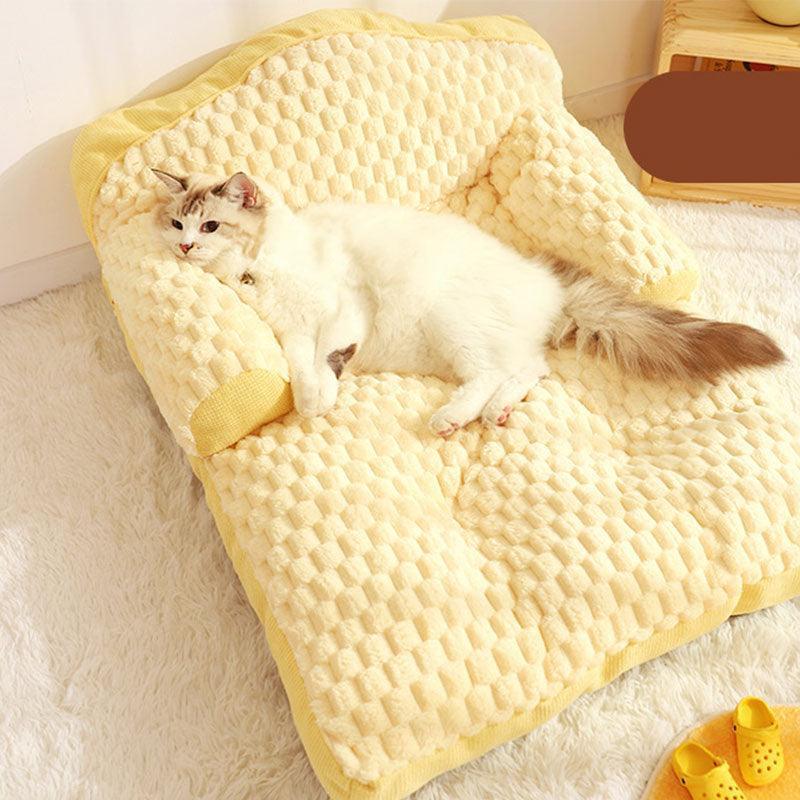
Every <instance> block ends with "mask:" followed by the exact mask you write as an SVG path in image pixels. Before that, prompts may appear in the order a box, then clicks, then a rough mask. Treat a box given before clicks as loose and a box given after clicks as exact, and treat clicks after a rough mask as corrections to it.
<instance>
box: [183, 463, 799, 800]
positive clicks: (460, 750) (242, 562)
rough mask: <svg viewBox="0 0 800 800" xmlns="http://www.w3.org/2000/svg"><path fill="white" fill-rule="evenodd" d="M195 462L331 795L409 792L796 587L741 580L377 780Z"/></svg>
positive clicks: (347, 798) (377, 798) (348, 799)
mask: <svg viewBox="0 0 800 800" xmlns="http://www.w3.org/2000/svg"><path fill="white" fill-rule="evenodd" d="M190 462H191V465H192V469H193V470H194V472H195V474H196V475H197V477H198V478H199V479H200V481H201V482H202V483H203V487H204V489H205V494H206V499H207V500H208V504H209V507H210V508H211V512H212V514H213V515H214V519H215V520H216V523H217V527H218V528H219V532H220V535H221V536H222V541H223V542H224V544H225V549H226V551H227V553H228V556H229V557H230V559H231V561H232V562H233V565H234V568H235V569H236V573H237V574H238V575H239V579H240V580H241V582H242V585H243V587H244V590H245V592H246V594H247V597H248V600H249V601H250V604H251V605H252V607H253V609H254V610H255V612H256V614H257V615H258V618H259V619H260V620H261V623H262V625H263V626H264V630H265V632H266V636H267V642H268V644H269V648H270V651H271V652H272V655H273V657H274V659H275V661H276V663H277V665H278V672H279V673H280V676H281V680H282V681H283V685H284V687H285V689H286V693H287V695H288V697H289V704H290V706H291V709H292V716H293V717H294V721H295V725H296V726H297V730H298V732H299V734H300V738H301V740H302V742H303V745H304V747H305V749H306V752H307V754H308V758H309V761H310V762H311V766H312V767H313V769H314V772H315V773H316V775H317V777H318V778H319V781H320V783H321V784H322V786H323V788H324V789H325V790H326V791H327V792H328V794H329V795H330V796H331V798H333V800H395V799H396V798H401V797H406V796H407V795H409V794H411V793H412V792H413V791H415V790H416V789H418V788H419V787H420V786H422V785H424V784H425V783H427V782H428V781H429V780H431V779H432V778H435V777H436V776H437V775H440V774H441V773H442V772H446V771H447V770H449V769H453V768H454V767H457V766H459V765H461V764H464V763H466V762H467V761H470V760H472V759H474V758H477V757H478V756H480V755H482V754H483V753H485V752H487V751H488V750H490V749H491V748H493V747H496V746H497V745H499V744H502V743H503V742H506V741H508V740H509V739H513V738H515V737H517V736H521V735H522V734H525V733H528V732H529V731H531V730H533V729H534V728H536V727H537V726H539V725H541V724H543V723H544V722H546V721H547V720H548V719H550V718H551V717H552V716H554V715H555V714H557V713H558V712H559V711H561V710H562V709H564V708H566V707H567V706H568V705H569V704H570V703H571V702H572V701H573V700H575V699H576V698H577V697H579V696H580V695H581V694H584V693H585V692H589V691H593V690H595V689H599V688H600V687H602V686H605V685H606V684H608V683H610V682H611V681H612V680H614V678H616V677H617V676H618V675H620V674H621V673H623V672H625V671H626V670H629V669H631V668H632V667H635V666H637V665H638V664H642V663H644V662H645V661H649V660H650V659H653V658H657V657H658V656H660V655H663V654H664V653H666V652H669V651H670V650H673V649H674V648H676V647H678V646H680V645H682V644H685V643H686V642H689V641H691V640H693V639H696V638H697V637H698V636H701V635H702V634H704V633H707V632H708V631H710V630H712V629H713V628H715V627H717V626H718V625H720V624H721V623H722V622H724V621H725V620H726V619H728V617H730V616H731V615H732V614H743V613H749V612H751V611H756V610H758V609H760V608H764V607H766V606H768V605H774V604H775V603H780V602H782V601H784V600H788V599H789V598H791V597H794V596H796V595H798V594H800V568H796V569H793V570H790V571H789V572H785V573H782V574H780V575H776V576H773V577H770V578H765V579H764V580H762V581H760V582H759V583H757V584H753V585H752V586H744V587H743V589H742V592H741V594H740V596H739V598H732V599H731V600H730V601H729V602H728V603H726V604H725V605H724V606H720V607H718V608H714V609H711V610H709V611H707V612H706V613H705V614H703V615H702V616H701V617H698V618H697V619H693V620H690V621H688V622H684V623H682V624H680V625H677V626H676V627H674V628H671V629H670V630H666V631H659V632H657V633H654V634H653V635H652V636H650V637H649V638H648V639H645V640H644V641H641V642H633V643H631V644H629V645H628V646H627V647H625V648H623V649H622V650H620V651H619V652H618V653H615V654H612V655H609V656H607V657H606V658H605V660H604V661H603V662H602V663H600V664H598V665H596V666H595V667H594V668H592V669H590V670H587V671H586V672H585V673H584V674H583V676H582V677H581V678H580V679H579V680H577V681H575V682H574V683H572V684H571V685H570V686H568V687H567V688H565V689H564V690H563V691H561V692H560V693H559V694H557V695H555V696H554V697H551V698H548V699H545V700H543V701H542V702H541V703H540V704H539V705H538V706H537V707H536V708H535V709H533V710H532V711H521V712H519V713H517V714H514V715H513V716H512V717H511V718H510V719H508V720H507V721H506V722H502V723H499V724H497V725H490V726H488V727H486V728H484V729H483V730H482V731H480V732H479V733H477V734H475V735H474V736H462V737H460V738H459V739H458V740H457V741H456V742H454V743H453V744H452V745H451V746H450V747H448V748H445V749H443V750H439V751H437V752H435V753H432V754H431V755H428V756H425V757H423V758H419V759H416V760H414V761H412V762H411V763H410V764H408V765H407V766H405V767H403V768H402V769H399V770H397V771H396V772H392V773H389V774H388V775H384V776H383V777H382V778H380V779H379V780H377V781H375V782H374V783H361V782H359V781H356V780H354V779H353V778H350V777H348V776H347V775H345V774H344V772H343V770H342V768H341V765H340V764H339V763H338V762H337V761H336V760H335V758H334V757H333V754H332V753H331V751H330V748H329V747H328V745H327V743H326V742H325V739H324V738H323V735H322V732H321V731H320V729H319V727H318V725H317V723H316V720H315V719H314V715H313V713H312V711H311V707H310V705H309V702H308V696H307V695H306V689H305V684H304V683H303V680H302V678H301V677H300V672H299V670H298V668H297V664H296V662H295V660H294V654H293V653H292V650H291V648H290V646H289V643H288V641H287V640H286V637H285V636H284V634H283V632H282V631H281V630H280V628H279V627H278V623H277V622H276V621H275V618H274V616H273V615H272V612H271V610H270V608H269V604H268V602H267V599H266V596H265V594H264V590H263V588H262V587H261V585H260V584H259V583H258V580H257V578H256V576H255V574H254V572H253V569H252V565H251V563H250V561H249V559H248V558H247V556H246V555H245V554H244V552H243V551H242V550H241V548H240V547H239V545H238V543H237V540H236V533H235V531H234V528H233V524H232V522H231V520H230V519H229V518H228V516H227V515H226V514H225V512H224V510H223V508H222V502H221V500H220V497H219V494H218V493H217V490H216V487H215V486H214V483H213V481H212V479H211V477H210V475H209V474H208V470H207V467H206V463H205V460H204V459H199V458H190Z"/></svg>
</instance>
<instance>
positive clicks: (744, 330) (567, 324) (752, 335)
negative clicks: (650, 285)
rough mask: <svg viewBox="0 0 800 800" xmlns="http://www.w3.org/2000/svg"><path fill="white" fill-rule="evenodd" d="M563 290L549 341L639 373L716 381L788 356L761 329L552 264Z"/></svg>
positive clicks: (571, 266)
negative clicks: (658, 301) (640, 295)
mask: <svg viewBox="0 0 800 800" xmlns="http://www.w3.org/2000/svg"><path fill="white" fill-rule="evenodd" d="M551 264H552V268H553V271H554V272H555V274H556V275H557V276H558V278H559V279H560V281H561V283H562V284H563V286H564V288H565V289H566V299H565V303H564V309H563V313H562V315H561V317H560V318H559V319H558V321H557V322H556V325H555V327H554V329H553V336H552V343H553V346H554V347H557V348H558V347H564V346H566V345H570V344H573V345H574V346H575V347H576V348H577V350H578V351H580V352H584V353H589V354H592V355H599V356H602V357H604V358H606V359H608V360H609V361H611V362H612V363H614V364H616V365H617V366H618V367H620V368H621V369H623V370H624V371H626V372H629V373H631V374H633V375H638V376H640V377H643V378H655V379H676V378H677V379H682V380H692V379H698V378H699V379H702V380H707V381H713V380H714V379H715V378H716V377H718V376H719V375H721V374H722V373H725V372H731V371H734V370H737V369H742V368H744V367H766V366H770V365H772V364H779V363H780V362H782V361H784V360H785V359H786V356H785V355H784V353H783V351H782V350H781V349H780V347H778V345H777V344H776V343H775V342H774V341H773V340H772V339H770V337H769V336H767V335H766V334H765V333H762V332H761V331H758V330H756V329H755V328H751V327H749V326H748V325H739V324H736V323H730V322H714V321H712V320H707V319H702V318H700V317H695V316H692V315H691V314H685V313H684V312H682V311H676V310H673V309H669V308H663V307H661V306H656V305H652V304H650V303H645V302H643V301H641V300H637V299H635V298H633V297H631V295H630V294H629V293H628V292H627V291H626V290H625V289H624V288H621V287H620V286H617V285H615V284H613V283H611V282H609V281H607V280H604V279H602V278H598V277H595V276H593V275H591V274H590V273H589V272H588V271H586V270H584V269H582V268H581V267H578V266H576V265H574V264H570V263H568V262H566V261H561V260H555V261H553V262H551Z"/></svg>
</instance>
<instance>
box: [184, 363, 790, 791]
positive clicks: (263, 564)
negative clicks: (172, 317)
mask: <svg viewBox="0 0 800 800" xmlns="http://www.w3.org/2000/svg"><path fill="white" fill-rule="evenodd" d="M551 364H552V367H553V372H552V374H551V375H550V376H549V377H548V378H546V379H544V380H543V381H542V382H541V384H540V385H539V386H538V387H537V388H536V389H535V390H534V391H533V392H532V394H531V395H530V396H529V398H528V400H527V401H525V402H524V403H523V404H521V405H520V406H519V407H518V408H516V409H515V411H514V412H513V413H512V415H511V417H510V421H509V424H508V427H506V428H504V429H497V430H493V431H485V430H483V429H481V428H480V427H477V426H474V427H471V428H467V429H466V430H463V431H461V432H459V433H458V434H456V435H455V436H454V437H453V438H452V439H451V440H449V441H443V440H440V439H437V438H436V437H433V436H431V435H429V434H428V433H427V431H426V416H427V415H428V414H429V413H430V410H431V408H433V407H435V406H436V405H437V404H439V403H441V402H442V401H443V400H444V399H445V398H446V396H447V394H448V393H449V392H450V391H451V387H449V386H448V385H446V384H443V383H442V382H440V381H438V380H436V379H430V378H428V379H424V378H411V377H398V376H394V375H379V376H367V377H358V378H351V379H346V380H344V381H343V384H342V392H341V401H340V402H339V404H338V406H337V408H335V409H334V411H332V412H331V413H330V414H329V415H327V416H326V417H325V418H318V419H313V420H303V419H301V418H299V417H298V416H296V415H295V413H294V412H292V413H291V414H290V415H288V416H287V417H286V418H284V420H282V421H280V422H275V423H272V424H270V425H266V426H265V427H263V428H262V429H261V430H260V431H258V432H257V433H254V434H253V435H251V436H248V437H246V438H244V439H242V440H241V441H240V442H239V443H238V444H237V445H236V446H235V447H232V448H229V449H227V450H225V451H223V452H221V453H218V454H216V455H214V456H212V457H211V458H209V459H204V460H202V461H200V460H197V461H196V462H195V465H196V469H197V471H198V473H199V474H200V475H201V477H202V478H203V480H204V483H205V485H206V491H207V494H208V495H209V499H210V501H211V503H210V504H211V507H212V509H213V511H214V514H215V516H216V519H217V522H218V524H219V527H220V530H221V531H222V532H223V538H224V539H225V542H226V546H227V547H228V551H229V553H230V554H231V556H232V558H233V560H234V563H235V564H236V568H237V571H238V573H239V575H240V576H241V577H242V579H243V582H244V584H245V587H246V589H247V592H248V596H249V597H250V600H251V602H252V604H253V606H254V607H255V608H256V610H257V611H258V612H259V615H260V616H261V618H262V620H263V621H264V623H265V627H266V630H267V633H268V638H269V641H270V645H271V648H272V651H273V653H274V654H275V656H276V659H277V661H278V664H279V666H280V668H281V675H282V677H283V680H284V682H285V683H286V685H287V688H288V690H289V695H290V699H291V702H292V710H293V713H294V716H295V720H297V722H298V727H299V729H300V731H301V734H302V736H303V740H304V743H305V745H306V748H307V750H308V752H309V755H310V757H311V759H312V763H314V765H315V768H316V770H317V773H318V775H319V776H320V779H321V780H322V781H323V784H324V785H325V787H326V789H327V790H328V792H329V793H330V794H331V795H332V796H334V797H399V796H404V795H405V794H407V793H409V792H410V791H412V790H413V789H414V788H416V787H417V786H419V785H420V784H422V783H423V782H424V781H426V780H428V779H429V778H431V777H433V776H434V775H436V774H438V773H439V772H441V771H443V770H444V769H447V768H450V767H452V766H454V765H456V764H459V763H461V762H463V761H465V760H468V759H469V758H472V757H475V756H476V755H479V754H480V753H482V752H484V751H485V750H486V749H488V748H490V747H492V746H493V745H495V744H498V743H499V742H502V741H504V740H506V739H508V738H511V737H512V736H515V735H518V734H520V733H523V732H525V731H528V730H530V729H531V728H533V727H535V726H536V725H537V724H539V723H541V722H543V721H544V720H545V719H547V718H548V717H549V716H550V715H552V714H554V713H555V712H557V711H558V710H560V709H561V708H563V707H564V706H565V705H567V704H568V703H569V702H570V701H571V700H573V699H574V698H575V697H576V696H577V695H579V694H580V693H582V692H584V691H587V690H590V689H594V688H597V687H599V686H602V685H604V684H605V683H607V682H608V681H610V680H612V679H613V678H614V677H615V676H616V675H618V674H619V673H620V672H622V671H623V670H625V669H627V668H629V667H631V666H633V665H635V664H638V663H641V662H642V661H645V660H647V659H650V658H653V657H655V656H657V655H659V654H661V653H663V652H666V651H668V650H670V649H672V648H674V647H677V646H678V645H680V644H682V643H683V642H686V641H689V640H691V639H693V638H695V637H696V636H699V635H700V634H701V633H703V632H705V631H707V630H709V629H710V628H712V627H714V626H716V625H718V624H719V623H720V622H722V621H723V620H725V619H726V618H727V617H728V616H729V615H731V614H733V613H742V612H745V611H752V610H755V609H757V608H760V607H763V606H765V605H769V604H771V603H775V602H779V601H780V600H782V599H785V598H788V597H790V596H794V595H795V594H798V593H800V481H798V478H800V426H799V425H798V423H797V421H796V420H794V419H793V418H791V417H790V416H789V415H788V414H786V413H785V412H783V411H781V410H780V409H781V408H782V407H781V405H780V403H779V402H778V400H777V399H775V398H770V397H769V392H768V391H765V390H764V389H763V388H759V387H760V386H761V387H763V384H764V382H763V381H760V380H759V376H755V375H752V376H750V377H744V378H741V379H738V380H730V381H728V382H724V383H721V384H720V385H718V386H716V387H714V388H709V387H706V386H698V387H696V388H695V389H693V390H686V389H680V388H665V387H664V386H663V385H657V384H649V383H644V382H640V381H636V380H632V379H624V378H622V377H621V376H620V375H619V374H618V373H616V372H615V371H614V370H612V369H611V368H609V367H605V366H603V365H597V364H592V363H584V362H579V361H578V360H577V359H576V358H575V356H574V355H573V354H570V353H564V354H557V355H555V356H553V358H552V360H551Z"/></svg>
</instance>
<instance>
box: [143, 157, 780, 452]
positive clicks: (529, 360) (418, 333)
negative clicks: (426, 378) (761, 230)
mask: <svg viewBox="0 0 800 800" xmlns="http://www.w3.org/2000/svg"><path fill="white" fill-rule="evenodd" d="M153 171H154V172H155V174H156V175H157V176H158V178H159V179H160V180H161V181H162V182H163V183H164V184H165V185H166V187H167V188H168V189H169V193H170V194H169V199H168V200H167V201H166V202H164V203H162V204H161V205H160V206H159V207H158V209H157V214H156V220H157V223H158V226H159V228H160V229H161V231H162V233H163V236H164V238H165V240H166V243H167V244H168V246H169V247H170V249H171V250H172V252H173V253H174V254H175V255H176V256H177V257H178V258H180V259H183V260H185V261H186V262H188V263H190V264H194V265H197V266H200V267H202V268H203V269H205V270H207V271H208V272H210V273H212V274H213V275H215V276H216V277H217V278H218V279H219V280H221V281H222V282H223V283H225V284H227V285H228V286H230V287H232V288H233V289H234V290H235V291H236V292H237V294H238V295H239V296H240V297H241V298H242V299H243V300H244V301H245V302H246V303H248V304H250V305H251V306H252V307H253V308H254V309H255V310H256V312H257V313H258V314H259V316H261V318H262V319H264V320H265V321H266V322H267V323H268V324H269V325H270V326H271V327H272V330H273V331H274V333H275V335H276V336H277V338H278V341H279V342H280V344H281V347H282V348H283V352H284V354H285V357H286V360H287V362H288V365H289V376H290V381H291V386H292V393H293V398H294V404H295V408H296V409H297V411H298V413H299V414H300V415H301V416H304V417H311V416H315V415H318V414H325V413H326V412H327V411H329V410H330V409H331V408H332V407H333V405H334V403H335V402H336V397H337V393H338V378H339V376H340V374H341V372H342V370H343V368H344V365H345V364H348V366H349V368H350V369H352V370H353V371H354V372H356V373H375V372H385V371H386V372H397V373H416V374H422V375H432V376H437V377H439V378H441V379H443V380H446V381H454V382H456V383H458V387H457V388H456V389H455V391H454V392H453V393H452V395H451V397H450V399H449V400H448V402H447V403H446V404H445V405H443V406H442V407H441V408H439V409H437V410H436V411H435V412H434V413H433V415H432V416H431V418H430V422H429V424H430V428H431V430H432V431H433V432H434V433H436V434H438V435H440V436H449V435H450V434H452V433H454V432H455V431H456V430H458V429H459V428H461V427H463V426H465V425H467V424H468V423H470V422H472V421H473V420H476V419H478V418H480V419H481V420H482V421H483V422H484V424H486V425H504V424H505V423H506V422H507V421H508V417H509V414H510V413H511V411H512V408H513V407H514V405H515V404H516V403H518V402H519V401H521V400H523V399H524V398H525V397H526V395H527V394H528V392H529V391H530V390H531V389H532V388H533V387H534V386H535V385H536V384H537V382H538V381H539V380H540V379H541V378H542V377H544V376H545V375H546V374H547V372H548V365H547V360H546V357H545V354H546V350H547V347H548V345H550V346H553V347H556V348H558V347H563V346H565V345H574V346H576V347H577V349H578V350H579V351H582V352H586V353H591V354H595V355H600V356H603V357H605V358H607V359H608V360H610V361H611V362H613V363H615V364H616V365H617V366H618V367H619V368H621V369H622V370H625V371H627V372H629V373H632V374H634V375H637V376H640V377H643V378H649V379H656V380H666V381H670V380H672V381H675V380H678V381H683V382H687V381H692V380H697V379H700V380H714V379H716V378H717V376H719V375H720V374H722V373H724V372H729V371H732V370H737V369H739V368H743V367H751V366H768V365H772V364H777V363H779V362H780V361H782V360H783V359H784V354H783V353H782V351H781V349H780V348H779V347H778V345H777V344H776V343H775V342H774V341H773V340H772V339H770V338H769V337H768V336H767V335H766V334H764V333H761V332H760V331H757V330H755V329H754V328H750V327H748V326H746V325H740V324H735V323H726V322H714V321H710V320H704V319H700V318H698V317H695V316H692V315H689V314H686V313H683V312H681V311H677V310H671V309H667V308H663V307H660V306H656V305H652V304H649V303H645V302H642V301H640V300H637V299H635V298H634V297H632V296H631V295H630V294H629V292H628V291H627V290H626V289H625V288H623V287H621V286H618V285H616V284H614V283H612V282H609V281H607V280H604V279H601V278H598V277H595V276H593V275H592V274H591V273H589V272H588V271H586V270H584V269H582V268H581V267H578V266H577V265H573V264H570V263H567V262H565V261H563V260H559V259H555V258H550V257H549V256H546V255H542V256H534V257H524V256H522V255H520V254H519V253H518V252H517V251H516V250H514V249H512V248H511V247H509V246H507V245H505V244H503V243H502V242H500V241H499V240H498V239H496V238H494V237H493V236H491V235H489V234H488V233H485V232H483V231H482V230H480V229H479V228H477V227H476V226H474V225H472V224H471V223H470V222H468V221H467V220H465V219H463V218H461V217H457V216H454V215H450V214H434V213H431V212H426V211H418V210H414V209H411V208H407V207H402V206H391V205H379V204H354V203H344V202H328V203H321V204H318V205H311V206H308V207H307V208H305V209H303V210H301V211H297V212H294V211H292V210H291V209H290V208H289V207H288V206H287V205H286V204H285V203H284V202H283V200H282V198H281V197H280V195H279V194H278V193H277V192H276V191H274V190H272V189H271V188H269V187H267V186H263V185H260V184H259V183H257V182H256V181H255V180H253V179H252V178H250V177H249V176H248V175H246V174H244V173H242V172H238V173H236V174H235V175H233V176H232V177H230V178H228V179H226V180H219V179H213V178H209V177H208V176H202V175H194V176H190V177H175V176H173V175H169V174H167V173H165V172H161V171H157V170H153Z"/></svg>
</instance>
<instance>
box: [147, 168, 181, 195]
mask: <svg viewBox="0 0 800 800" xmlns="http://www.w3.org/2000/svg"><path fill="white" fill-rule="evenodd" d="M150 171H151V172H152V173H153V175H155V176H156V178H158V179H159V180H160V181H161V182H162V183H163V184H164V186H166V187H167V189H169V190H170V191H171V192H172V194H180V193H181V192H185V191H186V187H187V186H188V185H189V182H188V181H187V180H186V178H176V177H175V176H174V175H170V174H169V172H162V171H161V170H160V169H152V167H151V169H150Z"/></svg>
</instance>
